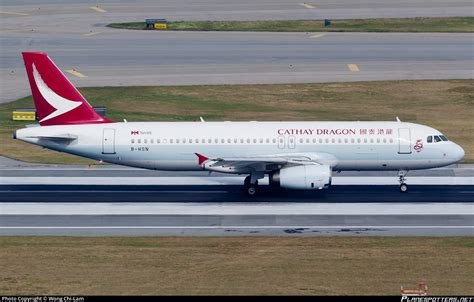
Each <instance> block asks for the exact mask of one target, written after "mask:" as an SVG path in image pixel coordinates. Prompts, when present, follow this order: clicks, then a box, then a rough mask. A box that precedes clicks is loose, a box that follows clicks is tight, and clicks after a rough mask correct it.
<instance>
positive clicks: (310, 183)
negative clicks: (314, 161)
mask: <svg viewBox="0 0 474 302" xmlns="http://www.w3.org/2000/svg"><path fill="white" fill-rule="evenodd" d="M331 172H332V170H331V167H330V166H329V165H301V166H294V167H288V168H283V169H280V171H278V172H275V173H274V174H273V175H272V177H271V179H270V181H271V182H273V183H274V184H276V183H279V184H280V187H282V188H285V189H296V190H321V189H324V188H327V187H329V186H330V185H331Z"/></svg>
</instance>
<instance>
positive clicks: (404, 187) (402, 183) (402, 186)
mask: <svg viewBox="0 0 474 302" xmlns="http://www.w3.org/2000/svg"><path fill="white" fill-rule="evenodd" d="M407 173H408V171H405V170H400V171H398V178H399V180H398V181H399V182H400V192H402V193H406V192H408V185H407V184H406V183H405V181H406V180H407V179H406V177H405V176H406V175H407Z"/></svg>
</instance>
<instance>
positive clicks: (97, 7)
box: [89, 5, 107, 13]
mask: <svg viewBox="0 0 474 302" xmlns="http://www.w3.org/2000/svg"><path fill="white" fill-rule="evenodd" d="M89 8H90V9H93V10H95V11H96V12H99V13H106V12H107V11H106V10H105V9H103V8H102V7H100V6H98V5H97V6H89Z"/></svg>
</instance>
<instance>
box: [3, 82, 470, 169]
mask: <svg viewBox="0 0 474 302" xmlns="http://www.w3.org/2000/svg"><path fill="white" fill-rule="evenodd" d="M80 90H81V92H83V93H84V95H85V96H86V97H87V98H88V99H89V100H90V102H91V103H92V104H93V105H104V106H107V110H108V113H109V117H110V118H112V119H116V120H118V121H121V120H122V119H123V118H126V119H127V120H128V121H129V122H132V121H163V120H167V121H192V120H194V121H198V120H199V116H201V115H202V116H204V117H205V119H206V120H294V121H296V120H307V121H310V120H314V121H317V120H321V121H326V120H341V121H342V120H395V116H399V117H400V119H401V120H402V121H407V122H415V123H420V124H425V125H428V126H431V127H434V128H436V129H438V130H440V131H441V132H443V133H444V134H446V135H447V136H448V137H449V138H450V139H451V140H453V141H455V142H457V143H459V144H460V145H461V146H462V147H463V148H464V150H465V151H466V156H465V161H466V162H472V161H474V122H473V116H474V81H473V80H433V81H380V82H356V83H328V84H277V85H215V86H170V87H160V86H156V87H105V88H104V87H101V88H82V89H80ZM28 106H32V100H31V98H25V99H22V100H19V101H16V102H14V103H10V104H6V105H1V106H0V140H1V147H0V155H3V156H8V157H11V158H15V159H20V160H25V161H31V162H49V163H51V162H57V163H75V162H77V163H79V162H81V163H84V162H88V161H85V160H81V161H79V160H78V158H77V157H74V156H71V155H66V154H59V153H56V152H53V151H47V150H42V149H41V148H39V147H35V146H32V145H28V144H26V143H22V142H19V141H15V140H12V139H11V134H12V132H13V130H14V129H17V128H21V127H22V126H23V124H24V123H21V122H16V123H15V122H12V121H10V120H9V119H10V117H11V110H12V109H14V108H16V107H28Z"/></svg>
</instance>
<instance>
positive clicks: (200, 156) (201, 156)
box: [194, 153, 209, 165]
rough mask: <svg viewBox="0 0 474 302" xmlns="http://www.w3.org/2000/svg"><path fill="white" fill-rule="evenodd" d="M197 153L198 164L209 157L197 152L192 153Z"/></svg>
mask: <svg viewBox="0 0 474 302" xmlns="http://www.w3.org/2000/svg"><path fill="white" fill-rule="evenodd" d="M194 154H196V155H197V157H198V159H199V164H200V165H202V163H203V162H205V161H206V160H208V159H209V158H207V157H205V156H204V155H201V154H199V153H194Z"/></svg>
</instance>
